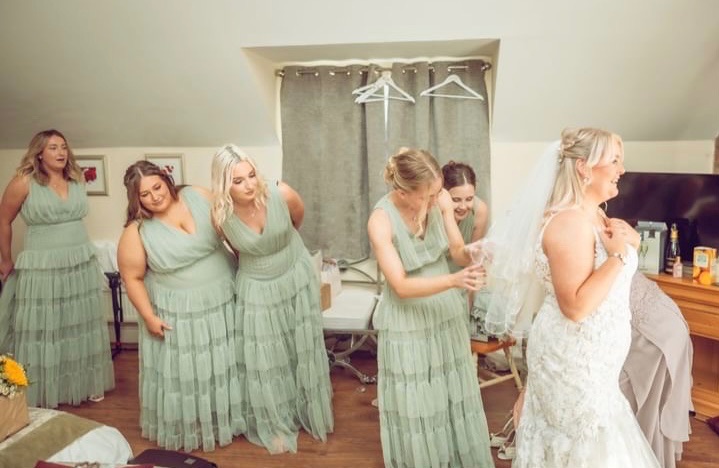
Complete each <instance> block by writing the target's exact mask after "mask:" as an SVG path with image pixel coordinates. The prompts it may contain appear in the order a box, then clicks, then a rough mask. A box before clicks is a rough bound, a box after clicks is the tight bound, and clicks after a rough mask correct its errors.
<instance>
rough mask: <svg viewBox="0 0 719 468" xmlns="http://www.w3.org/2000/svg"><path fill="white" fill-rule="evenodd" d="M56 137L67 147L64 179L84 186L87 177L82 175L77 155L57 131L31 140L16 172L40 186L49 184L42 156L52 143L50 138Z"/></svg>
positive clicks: (42, 133) (37, 135)
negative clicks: (29, 177)
mask: <svg viewBox="0 0 719 468" xmlns="http://www.w3.org/2000/svg"><path fill="white" fill-rule="evenodd" d="M54 136H57V137H60V138H62V140H63V141H64V142H65V145H66V146H67V162H66V163H65V168H64V169H63V170H62V175H63V178H64V179H65V180H74V181H75V182H78V183H83V184H84V183H85V177H84V176H83V174H82V169H80V166H79V165H78V164H77V161H76V160H75V155H74V154H73V152H72V150H71V149H70V143H68V141H67V138H65V135H63V134H62V133H61V132H60V131H58V130H55V129H50V130H43V131H42V132H38V133H36V134H35V136H34V137H32V140H30V144H29V145H28V147H27V151H26V152H25V156H23V158H22V160H20V165H19V166H18V168H17V171H16V173H17V175H18V176H20V177H23V176H31V177H32V178H34V179H35V180H36V181H37V182H38V183H39V184H40V185H47V184H48V182H49V181H50V177H49V175H48V173H47V171H46V170H45V168H44V167H43V166H42V162H41V161H42V159H41V157H40V156H42V152H43V151H45V147H46V146H47V143H48V141H50V138H52V137H54Z"/></svg>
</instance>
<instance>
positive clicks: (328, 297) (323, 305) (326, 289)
mask: <svg viewBox="0 0 719 468" xmlns="http://www.w3.org/2000/svg"><path fill="white" fill-rule="evenodd" d="M330 307H332V287H331V286H330V284H329V283H320V310H322V311H325V310H327V309H329V308H330Z"/></svg>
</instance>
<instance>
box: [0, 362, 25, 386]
mask: <svg viewBox="0 0 719 468" xmlns="http://www.w3.org/2000/svg"><path fill="white" fill-rule="evenodd" d="M0 362H2V364H3V366H2V367H3V374H4V376H5V379H6V380H7V382H8V383H9V384H10V385H17V386H18V387H27V376H26V375H25V369H23V367H22V366H21V365H20V364H18V363H17V361H15V360H13V359H10V358H9V357H5V359H3V360H2V361H0Z"/></svg>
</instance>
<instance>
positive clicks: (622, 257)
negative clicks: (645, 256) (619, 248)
mask: <svg viewBox="0 0 719 468" xmlns="http://www.w3.org/2000/svg"><path fill="white" fill-rule="evenodd" d="M612 257H617V258H618V259H619V261H620V262H622V265H626V264H627V259H626V258H625V257H624V254H623V253H621V252H614V253H611V254H609V258H612Z"/></svg>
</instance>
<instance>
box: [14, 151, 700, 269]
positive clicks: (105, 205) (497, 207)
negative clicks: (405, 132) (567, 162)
mask: <svg viewBox="0 0 719 468" xmlns="http://www.w3.org/2000/svg"><path fill="white" fill-rule="evenodd" d="M547 144H548V143H547V142H527V143H501V142H494V143H493V144H492V203H491V211H492V212H493V213H498V212H501V211H503V210H505V209H506V208H507V206H508V205H509V203H510V201H511V199H512V196H513V194H514V190H515V188H516V187H517V186H518V185H519V184H521V183H523V181H524V180H525V179H526V177H527V176H528V173H529V171H530V169H531V167H532V164H533V161H534V159H535V158H537V157H538V156H539V155H540V154H541V152H542V151H543V150H544V148H545V147H546V146H547ZM245 149H246V150H247V152H248V153H249V154H250V155H252V156H253V157H254V158H255V160H256V161H257V164H258V166H259V168H260V170H261V171H262V172H263V173H264V175H265V176H266V177H268V178H271V179H275V178H280V177H281V174H282V150H281V148H280V147H279V146H265V147H245ZM214 150H215V148H86V149H85V148H84V149H75V153H76V154H78V155H83V154H104V155H105V156H106V157H107V163H108V168H107V170H108V185H109V196H106V197H105V196H93V197H90V198H89V200H90V214H89V215H88V217H87V218H86V220H85V222H86V225H87V229H88V232H89V234H90V237H91V238H92V239H93V240H114V241H116V240H117V239H118V238H119V236H120V233H121V231H122V225H123V222H124V211H125V207H126V197H125V189H124V187H123V185H122V177H123V174H124V172H125V169H126V168H127V166H128V165H130V164H132V163H133V162H134V161H136V160H137V159H142V158H144V155H145V153H177V152H179V153H183V154H184V164H185V177H186V182H187V183H190V184H194V185H202V186H205V187H209V185H210V159H211V156H212V154H213V152H214ZM23 152H24V150H21V149H20V150H0V185H1V186H2V187H5V185H7V182H8V181H9V180H10V178H11V177H12V175H13V173H14V171H15V168H16V167H17V164H18V162H19V161H20V158H21V157H22V155H23ZM625 152H626V167H627V170H630V171H647V172H648V171H652V172H698V173H711V172H712V167H713V157H714V156H713V155H714V141H712V140H706V141H668V142H625ZM24 233H25V226H24V224H23V222H22V220H21V219H19V217H18V220H16V222H15V224H14V229H13V255H17V252H18V251H19V250H20V249H21V248H22V237H23V235H24Z"/></svg>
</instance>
